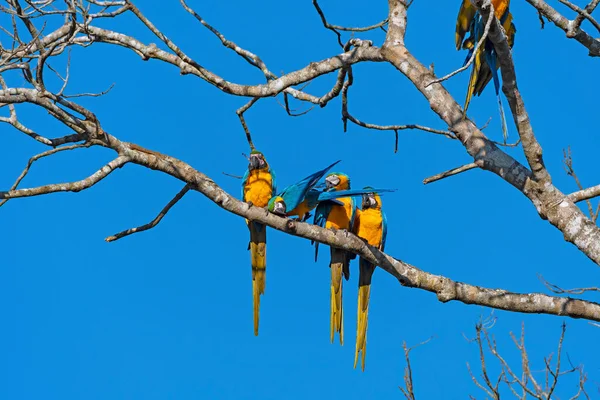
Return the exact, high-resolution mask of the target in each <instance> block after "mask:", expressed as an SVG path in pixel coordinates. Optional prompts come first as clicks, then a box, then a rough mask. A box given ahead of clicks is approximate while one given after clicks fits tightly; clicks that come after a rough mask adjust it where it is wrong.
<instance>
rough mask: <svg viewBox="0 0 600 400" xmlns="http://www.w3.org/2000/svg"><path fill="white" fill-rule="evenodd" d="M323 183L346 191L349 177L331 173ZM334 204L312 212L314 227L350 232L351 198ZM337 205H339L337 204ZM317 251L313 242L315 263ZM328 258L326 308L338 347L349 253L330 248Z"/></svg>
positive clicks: (352, 214)
mask: <svg viewBox="0 0 600 400" xmlns="http://www.w3.org/2000/svg"><path fill="white" fill-rule="evenodd" d="M325 184H326V186H327V189H328V190H330V191H343V190H350V177H349V176H348V175H346V174H343V173H340V172H332V173H330V174H329V175H327V177H326V178H325ZM337 201H338V204H336V203H333V202H329V201H325V202H322V203H319V205H318V206H317V209H316V211H315V217H314V224H315V225H318V226H321V227H325V228H327V229H339V230H345V231H346V232H350V231H352V226H353V223H354V217H355V215H356V204H355V201H354V199H353V198H352V197H341V198H338V199H337ZM339 203H341V204H339ZM318 252H319V244H318V243H315V261H316V260H317V256H318ZM330 253H331V259H330V262H329V267H330V268H331V287H330V296H331V306H330V307H331V309H330V319H329V321H330V337H331V343H333V340H334V337H335V332H338V334H339V337H340V344H342V345H343V344H344V318H343V308H342V275H343V276H344V277H345V278H346V280H348V279H349V278H350V254H348V253H347V252H346V251H344V250H341V249H336V248H334V247H330Z"/></svg>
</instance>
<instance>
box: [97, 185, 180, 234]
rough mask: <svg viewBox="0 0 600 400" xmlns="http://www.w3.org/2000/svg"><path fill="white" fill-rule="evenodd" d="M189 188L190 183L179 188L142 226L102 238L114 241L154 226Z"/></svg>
mask: <svg viewBox="0 0 600 400" xmlns="http://www.w3.org/2000/svg"><path fill="white" fill-rule="evenodd" d="M189 190H190V185H185V186H184V187H183V189H181V190H180V191H179V193H177V194H176V195H175V197H173V199H171V201H169V203H167V205H166V206H165V207H164V208H163V209H162V210H161V211H160V213H158V215H157V216H156V218H154V219H153V220H152V221H150V222H148V223H147V224H144V225H142V226H138V227H137V228H130V229H127V230H125V231H122V232H119V233H117V234H115V235H113V236H109V237H107V238H106V239H104V240H105V241H107V242H114V241H115V240H119V239H121V238H122V237H125V236H129V235H131V234H134V233H138V232H143V231H147V230H148V229H152V228H154V227H155V226H156V225H158V223H159V222H160V221H162V219H163V217H164V216H165V215H167V213H168V212H169V210H170V209H171V207H173V206H174V205H175V203H177V202H178V201H179V200H181V198H182V197H183V196H184V195H185V194H186V193H187V192H188V191H189Z"/></svg>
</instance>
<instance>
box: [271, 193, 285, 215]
mask: <svg viewBox="0 0 600 400" xmlns="http://www.w3.org/2000/svg"><path fill="white" fill-rule="evenodd" d="M267 209H268V210H269V211H270V212H272V213H273V214H277V215H281V216H285V213H286V211H287V210H286V205H285V201H283V197H281V196H274V197H271V200H269V204H268V206H267Z"/></svg>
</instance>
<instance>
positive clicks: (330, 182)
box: [325, 175, 340, 189]
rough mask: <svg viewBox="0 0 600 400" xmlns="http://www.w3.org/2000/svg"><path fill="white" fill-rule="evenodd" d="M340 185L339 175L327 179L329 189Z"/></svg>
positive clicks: (326, 183)
mask: <svg viewBox="0 0 600 400" xmlns="http://www.w3.org/2000/svg"><path fill="white" fill-rule="evenodd" d="M339 184H340V178H339V177H338V176H337V175H330V176H328V177H327V178H325V186H327V189H331V188H334V187H336V186H337V185H339Z"/></svg>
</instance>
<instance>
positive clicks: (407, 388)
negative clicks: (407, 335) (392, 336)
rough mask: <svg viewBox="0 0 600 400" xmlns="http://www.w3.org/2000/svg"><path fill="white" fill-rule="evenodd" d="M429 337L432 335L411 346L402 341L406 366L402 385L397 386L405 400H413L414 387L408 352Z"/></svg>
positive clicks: (421, 344)
mask: <svg viewBox="0 0 600 400" xmlns="http://www.w3.org/2000/svg"><path fill="white" fill-rule="evenodd" d="M431 339H433V336H432V337H430V338H429V339H427V340H425V341H423V342H421V343H419V344H416V345H414V346H413V347H408V346H407V345H406V342H405V341H404V342H402V348H403V349H404V358H405V360H406V367H405V368H404V387H402V386H399V388H400V391H402V394H403V395H404V397H406V400H415V388H414V386H413V380H412V368H411V366H410V352H411V351H412V350H414V349H416V348H417V347H419V346H423V345H426V344H427V343H429V342H430V341H431Z"/></svg>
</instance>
